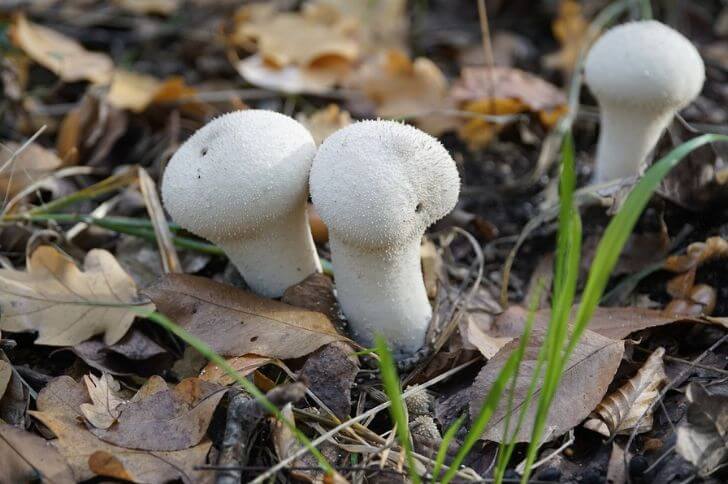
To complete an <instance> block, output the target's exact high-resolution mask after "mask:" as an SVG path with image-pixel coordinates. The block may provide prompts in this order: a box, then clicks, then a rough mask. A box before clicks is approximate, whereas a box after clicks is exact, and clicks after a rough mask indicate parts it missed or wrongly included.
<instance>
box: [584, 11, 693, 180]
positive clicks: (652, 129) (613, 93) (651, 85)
mask: <svg viewBox="0 0 728 484" xmlns="http://www.w3.org/2000/svg"><path fill="white" fill-rule="evenodd" d="M584 75H585V80H586V83H587V84H588V85H589V89H590V90H591V91H592V93H594V96H595V97H596V98H597V101H598V102H599V107H600V111H601V128H600V129H601V132H600V134H599V145H598V147H597V159H596V174H595V182H597V183H604V182H608V181H610V180H614V179H617V178H623V177H628V176H634V175H638V174H639V173H640V168H641V166H642V165H643V163H644V162H645V159H646V157H647V155H648V154H649V152H650V151H651V150H652V149H653V148H654V147H655V145H656V144H657V141H658V139H659V138H660V135H661V134H662V132H663V131H664V130H665V128H666V127H667V126H668V124H669V123H670V121H671V120H672V118H673V117H674V115H675V113H676V112H677V111H679V110H680V109H682V108H684V107H685V106H687V105H688V104H690V102H691V101H692V100H693V99H695V98H696V97H697V95H698V94H699V93H700V90H701V89H702V87H703V82H704V80H705V66H704V64H703V60H702V59H701V58H700V54H699V53H698V51H697V50H696V49H695V47H694V46H693V45H692V44H691V43H690V41H689V40H688V39H686V38H685V37H684V36H683V35H682V34H680V33H679V32H677V31H675V30H673V29H671V28H670V27H668V26H666V25H664V24H661V23H660V22H657V21H654V20H649V21H643V22H632V23H627V24H623V25H620V26H618V27H614V28H613V29H611V30H609V31H608V32H607V33H605V34H604V35H602V36H601V37H600V38H599V40H598V41H597V42H596V43H595V44H594V46H593V47H592V48H591V50H590V51H589V54H588V56H587V59H586V64H585V71H584Z"/></svg>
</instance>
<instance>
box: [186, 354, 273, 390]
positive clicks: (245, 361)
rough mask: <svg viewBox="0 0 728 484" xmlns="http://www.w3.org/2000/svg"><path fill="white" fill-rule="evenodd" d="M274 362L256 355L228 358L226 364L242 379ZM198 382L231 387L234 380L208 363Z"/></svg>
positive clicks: (220, 369) (217, 367) (271, 359)
mask: <svg viewBox="0 0 728 484" xmlns="http://www.w3.org/2000/svg"><path fill="white" fill-rule="evenodd" d="M275 361H276V360H275V359H273V358H267V357H265V356H258V355H243V356H236V357H234V358H228V359H227V363H228V365H230V366H231V367H232V368H233V369H234V370H235V371H237V372H238V374H239V375H240V376H242V377H245V376H248V375H250V374H251V373H253V372H254V371H255V370H257V369H258V368H260V367H263V366H265V365H268V364H270V363H274V362H275ZM200 380H204V381H207V382H210V383H217V384H218V385H232V384H233V383H235V379H234V378H233V377H231V376H230V375H228V374H227V373H226V372H225V370H223V369H222V368H220V367H219V366H217V365H216V364H214V363H209V364H208V365H207V366H206V367H204V368H203V369H202V371H201V372H200Z"/></svg>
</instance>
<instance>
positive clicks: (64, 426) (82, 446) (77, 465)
mask: <svg viewBox="0 0 728 484" xmlns="http://www.w3.org/2000/svg"><path fill="white" fill-rule="evenodd" d="M31 414H32V415H33V417H35V418H37V419H38V420H40V421H41V422H42V423H43V424H44V425H45V426H46V427H48V428H49V429H50V430H51V431H52V432H53V433H54V434H55V435H56V436H57V437H58V440H56V441H54V444H55V446H56V448H58V450H59V451H60V453H61V454H62V455H63V456H64V457H65V458H66V460H67V462H68V464H69V466H70V467H71V470H72V471H73V475H74V478H75V479H76V481H83V480H86V479H91V478H93V477H94V476H97V475H104V476H109V477H120V467H121V468H123V470H124V472H125V473H126V475H128V476H129V477H126V478H127V479H129V478H130V480H132V481H133V482H142V483H149V482H166V481H170V480H175V479H183V480H185V481H187V482H211V479H212V477H213V473H210V472H208V471H195V470H194V467H195V466H198V465H203V464H205V458H206V456H207V453H208V451H209V450H210V447H211V445H212V443H211V442H209V441H203V442H202V443H200V444H199V445H197V446H195V447H192V448H190V449H185V450H181V451H175V452H147V451H139V450H132V449H126V448H123V447H118V446H115V445H111V444H108V443H106V442H104V441H102V440H100V439H98V438H97V437H95V436H94V435H93V434H91V432H89V431H88V430H87V429H86V428H85V426H84V425H83V424H81V423H79V422H77V421H76V420H75V419H73V418H69V417H67V416H63V415H53V414H51V413H47V412H31ZM97 452H104V453H105V454H104V455H108V456H113V463H112V464H109V463H104V462H103V459H102V460H101V462H99V461H98V460H99V459H98V455H97V457H96V458H95V459H93V460H92V459H91V457H92V456H94V454H95V453H97ZM91 466H93V467H91Z"/></svg>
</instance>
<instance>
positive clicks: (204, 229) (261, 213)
mask: <svg viewBox="0 0 728 484" xmlns="http://www.w3.org/2000/svg"><path fill="white" fill-rule="evenodd" d="M315 153H316V144H315V143H314V140H313V138H312V137H311V134H310V133H309V132H308V130H307V129H306V128H304V127H303V125H301V124H300V123H298V122H297V121H295V120H294V119H292V118H290V117H288V116H284V115H283V114H279V113H276V112H273V111H265V110H245V111H235V112H232V113H228V114H224V115H222V116H220V117H218V118H216V119H214V120H212V121H210V122H209V123H208V124H206V125H205V126H203V127H202V128H200V129H199V130H198V131H197V132H195V134H193V135H192V136H191V137H190V138H189V139H188V140H187V141H185V143H184V144H183V145H182V146H181V147H180V148H179V149H178V150H177V152H176V153H175V154H174V156H173V157H172V159H171V160H170V161H169V164H168V165H167V168H166V170H165V172H164V177H163V180H162V198H163V200H164V205H165V208H166V209H167V211H168V212H169V214H170V215H171V216H172V218H173V219H174V220H175V222H177V223H178V224H179V225H181V226H182V227H184V228H186V229H187V230H190V231H192V232H194V233H196V234H197V235H200V236H202V237H205V238H207V239H210V240H212V241H214V242H217V241H224V240H229V239H236V238H245V237H246V235H251V234H255V233H257V232H259V231H261V230H265V226H266V225H267V224H269V223H270V222H273V221H275V220H276V219H277V218H278V217H279V216H280V215H281V214H287V213H289V212H291V211H292V210H294V209H295V208H296V207H300V206H301V205H302V204H303V203H305V201H306V198H307V197H308V183H307V181H308V173H309V171H310V169H311V162H312V161H313V157H314V155H315Z"/></svg>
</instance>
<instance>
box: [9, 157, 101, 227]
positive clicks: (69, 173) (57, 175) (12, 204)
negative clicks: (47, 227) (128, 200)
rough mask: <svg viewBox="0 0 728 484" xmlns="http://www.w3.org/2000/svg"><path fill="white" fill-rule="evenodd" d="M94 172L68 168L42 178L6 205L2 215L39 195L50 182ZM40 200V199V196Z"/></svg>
mask: <svg viewBox="0 0 728 484" xmlns="http://www.w3.org/2000/svg"><path fill="white" fill-rule="evenodd" d="M93 172H94V168H93V167H90V166H69V167H68V168H61V169H60V170H58V171H56V172H54V173H53V174H52V175H49V176H47V177H44V178H41V179H40V180H37V181H35V182H33V183H32V184H30V185H28V186H27V187H25V188H24V189H23V190H21V191H20V192H18V193H17V194H16V195H15V196H14V197H13V198H11V199H10V200H9V201H8V203H6V204H5V206H4V207H3V210H2V215H3V216H4V215H5V214H8V213H10V212H12V210H13V209H14V208H15V206H16V205H17V204H18V202H20V201H21V200H23V199H24V198H25V197H27V196H28V195H30V194H31V193H36V194H37V192H38V189H39V188H40V187H41V185H43V184H44V183H45V182H47V181H49V180H60V179H62V178H67V177H72V176H78V175H90V174H92V173H93ZM38 198H40V196H39V197H38Z"/></svg>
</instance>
